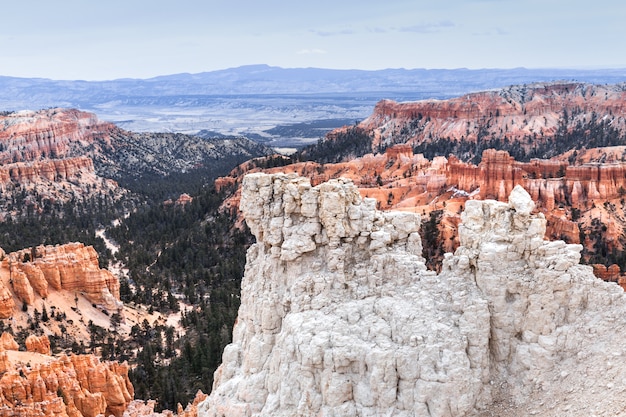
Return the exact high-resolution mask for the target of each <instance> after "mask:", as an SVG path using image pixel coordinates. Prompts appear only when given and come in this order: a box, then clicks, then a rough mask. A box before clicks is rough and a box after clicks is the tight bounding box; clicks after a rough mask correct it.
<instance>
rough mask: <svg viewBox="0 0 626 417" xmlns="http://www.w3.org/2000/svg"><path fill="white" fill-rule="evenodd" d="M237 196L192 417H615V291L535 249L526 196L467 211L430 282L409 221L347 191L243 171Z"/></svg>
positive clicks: (574, 264)
mask: <svg viewBox="0 0 626 417" xmlns="http://www.w3.org/2000/svg"><path fill="white" fill-rule="evenodd" d="M242 187H243V189H242V199H241V205H240V207H241V209H242V211H243V213H244V216H245V218H246V221H247V223H248V225H249V227H250V229H251V231H252V233H253V234H254V235H255V236H256V238H257V243H256V244H254V245H253V246H252V247H251V248H250V249H249V251H248V262H247V264H246V271H245V276H244V279H243V282H242V294H241V296H242V300H241V301H242V302H241V308H240V310H239V316H238V320H237V323H236V324H235V328H234V331H233V343H232V344H230V345H228V346H227V347H226V348H225V349H224V354H223V364H222V365H221V366H220V368H219V369H218V370H217V372H216V373H215V383H214V387H213V392H212V393H211V395H210V397H209V398H208V399H207V400H206V401H205V402H204V403H201V404H200V406H199V415H200V416H228V417H231V416H342V417H344V416H433V417H434V416H437V417H444V416H476V415H484V416H488V415H510V416H522V415H530V414H540V415H554V416H557V415H563V414H567V415H580V416H583V415H584V416H590V415H593V414H594V413H595V414H596V415H607V416H608V415H619V412H620V410H623V409H626V403H624V401H623V400H621V398H620V397H621V395H623V393H624V391H626V367H625V366H623V365H622V361H623V355H624V349H623V347H622V341H621V340H619V339H616V338H615V336H616V334H621V335H624V336H626V331H625V330H623V329H624V324H625V323H626V319H625V317H626V297H624V295H623V291H622V290H621V288H619V287H618V286H616V285H614V284H608V283H604V282H601V281H600V280H597V279H595V277H594V276H593V274H592V272H591V268H590V267H586V266H581V265H578V261H579V258H580V254H579V253H580V249H581V247H580V246H579V245H566V244H565V243H563V242H547V241H544V240H543V239H542V236H543V234H544V229H545V220H544V219H543V217H542V216H541V215H539V216H535V215H532V214H531V212H532V209H533V203H532V200H531V199H530V197H529V196H528V194H527V193H526V192H525V191H524V190H523V189H521V188H516V189H515V190H514V191H513V192H512V194H511V197H510V199H509V203H508V204H506V203H501V202H496V201H468V202H467V203H466V211H465V213H464V214H463V225H462V227H461V228H460V230H459V234H460V239H461V246H460V247H459V249H458V250H457V252H456V253H455V254H454V255H452V254H447V255H446V259H445V260H444V265H443V270H442V272H441V273H440V274H439V275H436V274H435V273H434V272H431V271H427V270H426V268H425V266H424V260H423V259H422V258H421V240H420V237H419V235H418V229H419V224H420V219H419V216H417V215H414V214H409V213H394V212H379V211H376V210H375V201H374V200H373V199H361V197H360V196H359V193H358V190H357V189H356V187H355V186H354V185H353V184H352V183H351V182H350V181H345V180H333V181H330V182H328V183H324V184H321V185H319V186H317V187H312V186H311V185H310V183H309V182H308V180H305V179H303V178H299V177H295V176H288V175H282V174H275V175H266V174H251V175H248V176H247V177H246V178H245V179H244V182H243V186H242ZM622 404H625V405H622ZM620 407H621V408H620Z"/></svg>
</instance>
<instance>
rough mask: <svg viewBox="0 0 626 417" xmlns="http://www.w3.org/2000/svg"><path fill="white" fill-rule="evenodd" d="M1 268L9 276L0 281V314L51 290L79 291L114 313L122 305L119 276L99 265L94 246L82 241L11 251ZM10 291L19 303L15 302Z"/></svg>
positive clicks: (7, 313)
mask: <svg viewBox="0 0 626 417" xmlns="http://www.w3.org/2000/svg"><path fill="white" fill-rule="evenodd" d="M0 272H2V273H3V274H6V275H7V278H8V282H5V281H4V280H2V281H0V318H8V317H11V316H12V315H13V312H14V309H15V308H16V307H21V306H22V304H23V303H25V304H27V305H33V303H34V301H35V299H36V298H43V299H45V298H46V297H48V294H49V292H50V291H67V292H69V293H70V294H72V293H80V294H82V295H84V296H85V297H86V298H87V299H88V300H89V301H91V302H92V303H94V304H96V305H97V306H99V307H101V308H104V309H106V310H108V311H110V312H113V313H115V312H120V311H121V308H122V302H121V301H120V283H119V279H118V278H117V277H115V276H114V275H113V274H112V273H111V272H109V271H108V270H106V269H100V266H99V264H98V254H97V253H96V251H95V249H94V248H93V247H92V246H85V245H83V244H82V243H68V244H65V245H56V246H37V247H33V248H29V249H23V250H21V251H18V252H12V253H10V254H8V255H6V256H5V257H4V259H3V260H2V264H1V266H0ZM3 294H5V295H6V296H3ZM12 294H15V298H16V299H17V301H19V302H20V303H22V304H20V305H18V306H16V305H15V304H16V303H15V301H14V299H13V297H12Z"/></svg>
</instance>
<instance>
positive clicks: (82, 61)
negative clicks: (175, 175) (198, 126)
mask: <svg viewBox="0 0 626 417" xmlns="http://www.w3.org/2000/svg"><path fill="white" fill-rule="evenodd" d="M1 16H2V23H0V75H5V76H16V77H42V78H52V79H58V80H79V79H80V80H111V79H117V78H150V77H155V76H158V75H168V74H177V73H199V72H205V71H214V70H219V69H226V68H232V67H238V66H242V65H254V64H268V65H272V66H279V67H283V68H304V67H316V68H333V69H363V70H376V69H385V68H406V69H413V68H429V69H440V68H449V69H452V68H472V69H477V68H515V67H526V68H576V69H581V68H626V54H625V53H624V49H625V48H624V46H625V42H626V24H624V22H625V21H626V2H625V1H623V0H593V1H589V0H377V1H371V0H306V1H302V0H106V1H95V0H56V1H50V0H20V1H11V2H5V4H3V6H2V15H1Z"/></svg>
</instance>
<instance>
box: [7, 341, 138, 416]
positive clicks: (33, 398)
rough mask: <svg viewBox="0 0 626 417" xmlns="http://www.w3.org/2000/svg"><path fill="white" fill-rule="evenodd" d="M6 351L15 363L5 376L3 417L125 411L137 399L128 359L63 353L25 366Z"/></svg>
mask: <svg viewBox="0 0 626 417" xmlns="http://www.w3.org/2000/svg"><path fill="white" fill-rule="evenodd" d="M34 355H36V354H34ZM0 356H1V358H0V363H5V362H8V363H10V365H7V366H6V368H5V369H4V370H3V371H4V373H3V374H2V376H1V377H0V416H2V417H5V416H7V417H8V416H16V415H20V416H22V415H23V416H50V417H52V416H55V417H56V416H64V417H96V416H97V415H107V416H108V415H111V414H112V415H114V416H117V417H120V416H122V413H123V412H124V410H125V409H126V407H127V406H128V404H129V403H130V402H131V400H132V399H133V395H134V390H133V387H132V384H131V383H130V380H129V379H128V365H126V364H118V363H117V362H100V360H98V358H96V357H95V356H93V355H73V356H69V357H68V356H65V355H63V356H61V357H59V358H52V357H47V359H46V360H45V361H41V360H40V359H37V361H38V363H36V364H34V365H32V366H24V365H23V363H19V362H18V363H11V360H10V359H9V358H8V353H7V352H6V351H5V352H1V353H0ZM32 360H35V359H32Z"/></svg>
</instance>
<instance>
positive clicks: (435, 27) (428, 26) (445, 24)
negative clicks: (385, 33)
mask: <svg viewBox="0 0 626 417" xmlns="http://www.w3.org/2000/svg"><path fill="white" fill-rule="evenodd" d="M454 26H456V25H455V24H454V23H453V22H451V21H450V20H442V21H441V22H437V23H422V24H419V25H413V26H404V27H401V28H400V29H398V30H399V31H400V32H413V33H433V32H439V31H441V30H443V29H448V28H452V27H454Z"/></svg>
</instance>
